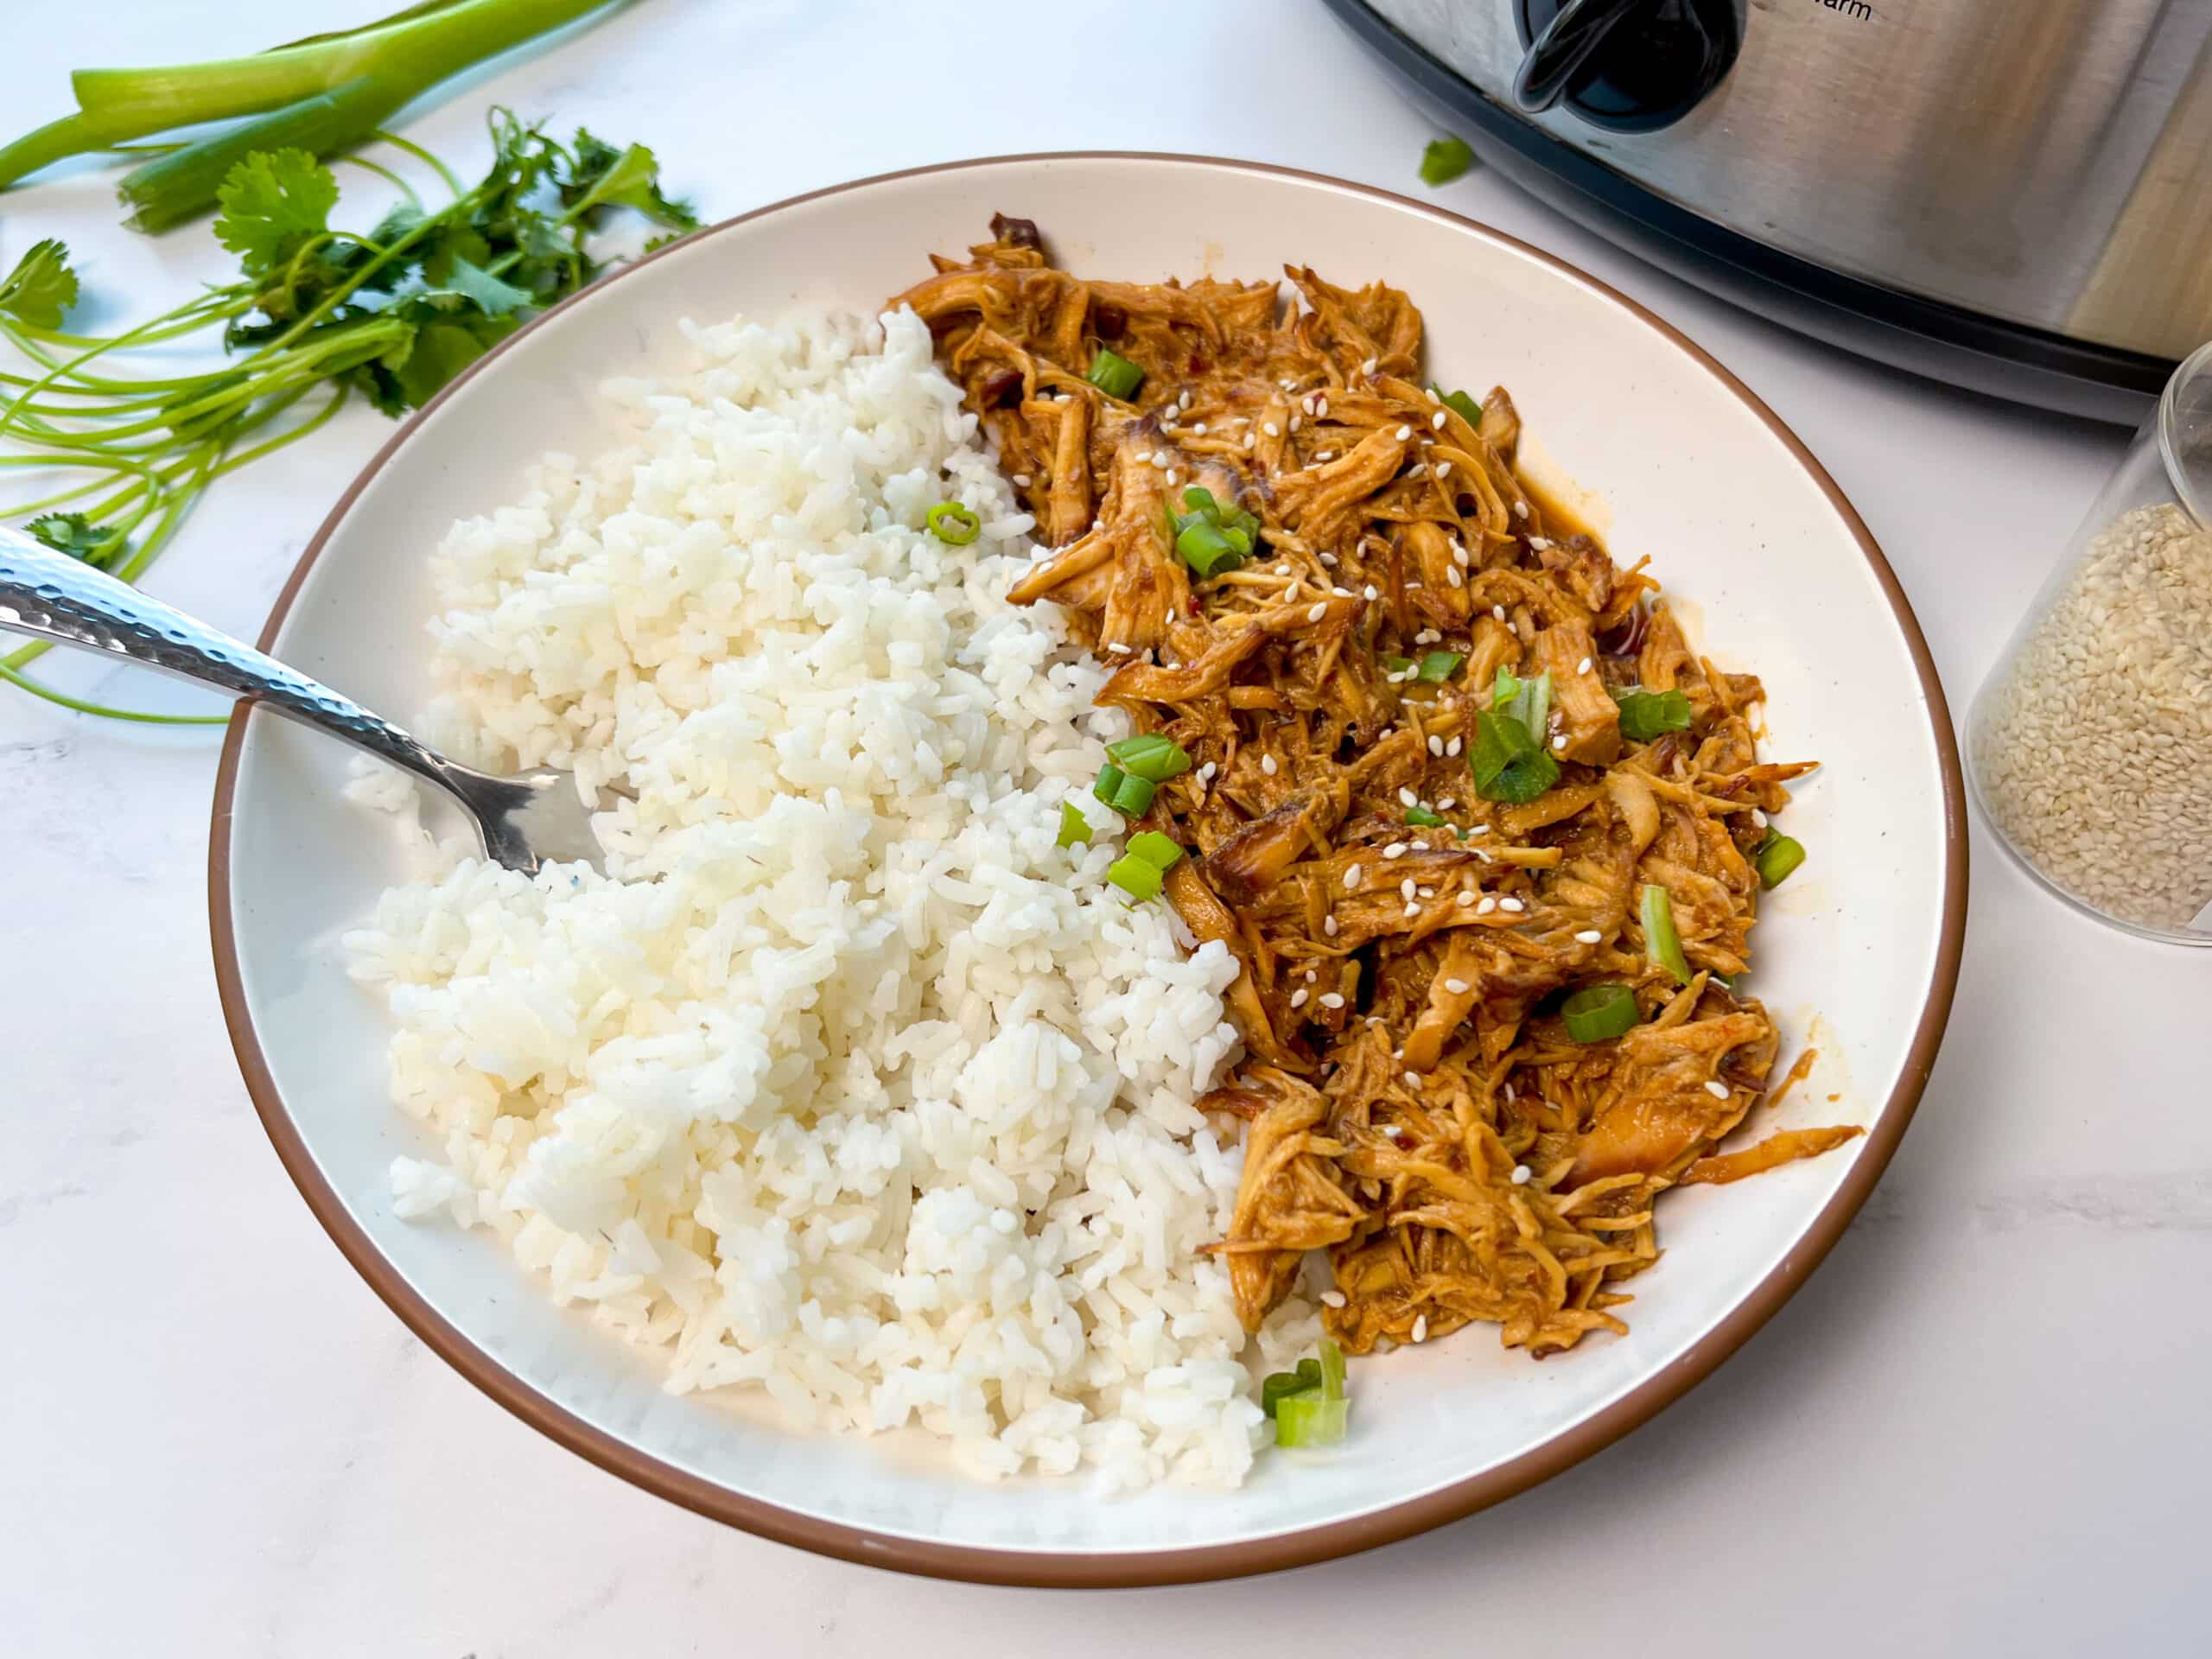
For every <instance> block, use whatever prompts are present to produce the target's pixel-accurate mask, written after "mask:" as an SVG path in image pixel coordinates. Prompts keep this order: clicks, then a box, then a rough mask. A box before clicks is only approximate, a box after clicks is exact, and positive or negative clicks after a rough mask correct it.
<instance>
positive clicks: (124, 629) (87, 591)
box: [0, 525, 464, 795]
mask: <svg viewBox="0 0 2212 1659" xmlns="http://www.w3.org/2000/svg"><path fill="white" fill-rule="evenodd" d="M0 628H8V629H12V630H13V631H15V632H19V633H28V634H32V635H35V636H36V637H37V638H39V639H50V640H52V641H54V644H56V645H74V646H77V647H78V648H79V649H81V650H85V651H96V652H101V653H103V654H104V655H106V656H109V657H116V658H121V659H122V660H124V662H128V663H136V664H138V665H139V666H141V667H142V668H156V669H160V670H161V671H162V672H164V673H167V674H173V675H175V676H176V677H178V678H180V679H186V680H191V681H194V682H195V683H199V684H200V685H206V686H212V687H213V688H214V689H215V690H219V691H228V692H230V693H231V694H232V696H240V697H252V698H255V699H257V701H259V702H263V703H265V704H266V705H267V706H268V707H269V708H270V709H272V710H274V711H275V712H276V713H277V714H280V715H286V716H288V717H289V718H290V719H293V720H296V721H299V722H300V723H301V724H302V725H306V726H312V727H314V728H315V729H316V730H317V731H321V732H327V733H329V734H330V735H331V736H333V737H339V738H343V739H345V741H346V742H348V743H351V744H352V745H353V747H355V748H357V749H361V750H364V751H365V752H366V753H370V754H372V755H374V756H376V757H377V759H378V760H387V761H390V762H391V764H392V765H393V766H398V767H401V768H403V769H404V770H405V771H407V772H412V773H413V774H414V775H415V776H416V777H417V778H420V779H423V781H424V782H425V783H429V784H435V785H437V787H438V788H440V789H442V790H443V791H446V792H448V794H454V795H462V794H463V793H464V791H462V789H461V787H460V786H459V783H460V780H459V779H457V778H456V776H455V775H454V774H455V773H456V772H458V771H460V770H461V768H457V767H455V766H454V765H453V763H452V762H450V761H448V760H446V759H445V758H444V757H443V756H442V755H441V754H439V753H437V751H436V750H435V749H433V748H431V747H429V745H428V744H426V743H424V742H423V741H422V740H421V739H419V738H417V737H416V736H415V735H414V734H412V733H410V732H408V731H406V730H405V729H404V728H401V727H398V726H395V725H393V724H392V723H391V721H388V720H386V719H385V718H384V717H383V716H382V715H377V714H372V713H371V712H370V711H369V710H368V709H364V708H363V707H361V705H360V704H359V703H358V702H354V701H353V699H352V698H351V697H348V696H341V695H340V693H338V692H336V691H334V690H331V689H330V688H329V687H328V686H327V685H324V684H322V683H320V682H318V681H315V680H312V679H309V678H308V677H307V676H306V675H304V674H302V673H301V672H299V671H297V670H296V669H290V668H287V667H285V666H284V664H282V663H280V662H278V661H277V659H276V658H273V657H270V656H267V655H265V654H264V653H263V652H258V651H257V650H255V649H254V648H253V647H252V646H251V645H246V644H245V643H244V642H243V641H242V640H238V639H232V638H231V636H230V635H228V634H226V633H225V632H222V631H221V630H219V629H217V628H211V627H209V626H207V624H206V623H204V622H198V621H195V620H193V619H192V618H191V617H188V616H187V615H186V614H185V613H183V612H181V611H180V610H177V609H175V607H171V606H168V605H164V604H162V601H160V600H158V599H154V598H152V597H150V596H149V595H148V594H143V593H141V592H139V591H138V589H137V588H133V587H130V585H129V584H127V583H125V582H118V580H117V579H116V578H115V577H113V576H111V575H108V574H107V573H106V572H105V570H99V569H94V568H93V567H92V566H91V565H89V564H86V563H84V562H83V561H82V560H79V559H73V558H71V557H69V556H67V554H63V553H57V552H55V551H54V550H53V549H51V548H49V547H47V546H45V545H43V544H42V543H39V542H36V541H34V540H33V539H32V538H31V537H29V536H26V535H23V534H22V533H21V532H20V531H14V530H10V529H8V528H7V527H5V526H4V525H0Z"/></svg>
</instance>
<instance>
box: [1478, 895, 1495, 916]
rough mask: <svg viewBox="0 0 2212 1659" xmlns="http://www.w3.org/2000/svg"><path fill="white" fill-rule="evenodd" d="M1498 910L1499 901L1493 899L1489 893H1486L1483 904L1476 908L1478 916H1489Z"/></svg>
mask: <svg viewBox="0 0 2212 1659" xmlns="http://www.w3.org/2000/svg"><path fill="white" fill-rule="evenodd" d="M1496 909H1497V899H1493V898H1491V896H1490V895H1489V894H1488V893H1484V895H1483V901H1482V903H1480V904H1479V905H1477V906H1475V914H1476V915H1478V916H1487V915H1489V914H1490V913H1491V912H1492V911H1493V910H1496Z"/></svg>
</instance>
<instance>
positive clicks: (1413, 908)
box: [1406, 899, 1421, 916]
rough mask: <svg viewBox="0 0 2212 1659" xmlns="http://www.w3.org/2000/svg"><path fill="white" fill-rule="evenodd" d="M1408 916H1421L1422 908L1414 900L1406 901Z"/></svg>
mask: <svg viewBox="0 0 2212 1659" xmlns="http://www.w3.org/2000/svg"><path fill="white" fill-rule="evenodd" d="M1406 914H1407V915H1408V916H1418V915H1420V914H1421V906H1419V905H1417V904H1415V903H1414V901H1413V900H1412V899H1407V900H1406Z"/></svg>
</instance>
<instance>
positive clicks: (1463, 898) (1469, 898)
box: [1459, 893, 1475, 910]
mask: <svg viewBox="0 0 2212 1659" xmlns="http://www.w3.org/2000/svg"><path fill="white" fill-rule="evenodd" d="M1474 902H1475V895H1474V894H1473V893H1461V894H1460V895H1459V908H1460V909H1462V910H1465V908H1466V907H1467V906H1469V905H1471V904H1473V903H1474Z"/></svg>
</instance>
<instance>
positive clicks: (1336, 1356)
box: [1299, 1337, 1344, 1400]
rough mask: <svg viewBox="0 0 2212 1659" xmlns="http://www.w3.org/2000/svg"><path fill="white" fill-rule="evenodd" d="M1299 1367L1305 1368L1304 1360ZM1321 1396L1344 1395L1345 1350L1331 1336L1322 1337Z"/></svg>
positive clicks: (1339, 1396) (1339, 1398)
mask: <svg viewBox="0 0 2212 1659" xmlns="http://www.w3.org/2000/svg"><path fill="white" fill-rule="evenodd" d="M1299 1369H1300V1370H1304V1369H1305V1365H1304V1362H1302V1361H1301V1362H1300V1367H1299ZM1321 1397H1322V1398H1323V1399H1324V1400H1341V1399H1343V1398H1344V1350H1343V1349H1341V1348H1339V1347H1338V1346H1337V1344H1336V1342H1335V1340H1334V1339H1333V1338H1329V1337H1324V1338H1321Z"/></svg>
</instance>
